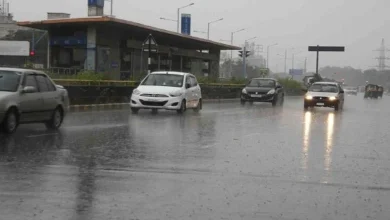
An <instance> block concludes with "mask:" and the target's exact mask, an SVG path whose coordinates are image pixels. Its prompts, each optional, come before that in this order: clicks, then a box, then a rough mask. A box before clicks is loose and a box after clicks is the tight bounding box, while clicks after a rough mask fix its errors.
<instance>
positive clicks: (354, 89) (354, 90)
mask: <svg viewBox="0 0 390 220" xmlns="http://www.w3.org/2000/svg"><path fill="white" fill-rule="evenodd" d="M343 89H344V92H345V94H347V95H357V94H358V93H359V88H358V87H353V86H346V87H344V88H343Z"/></svg>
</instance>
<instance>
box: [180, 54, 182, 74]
mask: <svg viewBox="0 0 390 220" xmlns="http://www.w3.org/2000/svg"><path fill="white" fill-rule="evenodd" d="M180 71H181V72H183V56H180Z"/></svg>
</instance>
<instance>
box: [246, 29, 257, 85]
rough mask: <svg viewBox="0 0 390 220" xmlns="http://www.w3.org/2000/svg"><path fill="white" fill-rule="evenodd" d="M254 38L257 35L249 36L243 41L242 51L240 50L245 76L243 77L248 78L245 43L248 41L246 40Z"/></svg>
mask: <svg viewBox="0 0 390 220" xmlns="http://www.w3.org/2000/svg"><path fill="white" fill-rule="evenodd" d="M256 38H257V37H252V38H249V39H247V40H245V43H244V51H243V52H242V61H243V66H244V77H245V79H246V78H248V76H247V74H246V44H247V43H248V41H250V40H253V39H256Z"/></svg>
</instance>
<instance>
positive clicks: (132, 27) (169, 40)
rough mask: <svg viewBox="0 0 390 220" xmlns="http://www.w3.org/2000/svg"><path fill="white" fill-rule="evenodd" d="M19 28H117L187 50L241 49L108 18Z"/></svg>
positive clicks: (56, 21) (29, 24)
mask: <svg viewBox="0 0 390 220" xmlns="http://www.w3.org/2000/svg"><path fill="white" fill-rule="evenodd" d="M17 24H18V25H19V26H23V27H30V28H35V29H41V30H51V29H53V28H59V27H61V28H72V27H75V26H78V27H80V26H83V27H87V26H89V25H97V26H98V27H99V28H105V27H107V28H117V29H118V30H123V31H129V32H131V33H132V35H133V36H134V35H135V37H138V38H140V39H142V38H143V37H146V36H148V35H149V34H152V35H153V36H154V38H155V39H156V41H157V43H158V44H162V45H172V46H173V45H177V46H178V47H181V48H185V49H196V50H210V49H214V50H239V49H241V48H240V47H236V46H232V45H228V44H223V43H219V42H214V41H210V40H207V39H202V38H198V37H193V36H188V35H183V34H180V33H176V32H172V31H168V30H164V29H160V28H156V27H152V26H147V25H143V24H140V23H136V22H132V21H127V20H123V19H117V18H114V17H108V16H95V17H86V18H65V19H50V20H42V21H23V22H18V23H17Z"/></svg>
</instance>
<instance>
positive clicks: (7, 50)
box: [0, 40, 30, 56]
mask: <svg viewBox="0 0 390 220" xmlns="http://www.w3.org/2000/svg"><path fill="white" fill-rule="evenodd" d="M0 56H30V42H28V41H7V40H0Z"/></svg>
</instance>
